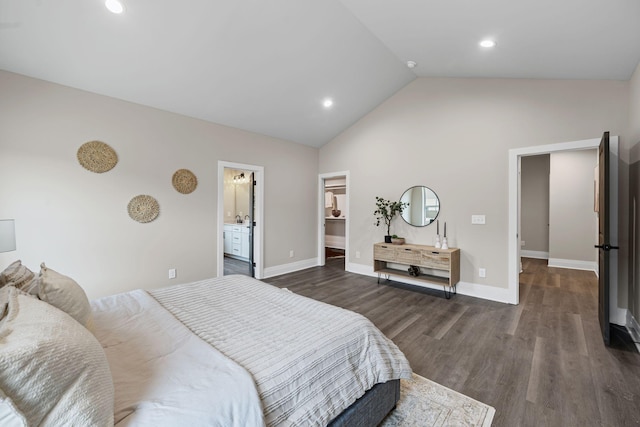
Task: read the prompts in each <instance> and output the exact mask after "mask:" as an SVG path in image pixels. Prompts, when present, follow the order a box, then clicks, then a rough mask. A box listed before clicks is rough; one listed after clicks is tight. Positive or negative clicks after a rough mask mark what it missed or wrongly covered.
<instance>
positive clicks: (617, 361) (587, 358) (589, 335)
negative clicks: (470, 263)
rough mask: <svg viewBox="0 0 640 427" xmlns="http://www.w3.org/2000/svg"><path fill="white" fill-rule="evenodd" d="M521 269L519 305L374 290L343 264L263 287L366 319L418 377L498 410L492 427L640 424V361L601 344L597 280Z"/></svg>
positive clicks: (527, 264) (537, 265)
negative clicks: (338, 307) (350, 312)
mask: <svg viewBox="0 0 640 427" xmlns="http://www.w3.org/2000/svg"><path fill="white" fill-rule="evenodd" d="M523 267H524V272H523V273H522V274H521V276H520V305H518V306H513V305H508V304H501V303H496V302H491V301H485V300H482V299H477V298H471V297H466V296H463V295H455V296H454V297H453V298H452V299H451V300H446V299H444V297H443V295H442V292H436V291H430V290H420V291H414V290H412V287H410V286H408V285H402V284H399V283H396V282H387V283H386V284H381V285H378V284H377V283H376V279H375V278H371V277H366V276H361V275H357V274H352V273H347V272H345V271H344V260H343V259H335V260H328V261H327V266H326V267H315V268H311V269H307V270H303V271H299V272H295V273H291V274H287V275H283V276H278V277H274V278H271V279H266V280H265V282H268V283H271V284H273V285H275V286H279V287H286V288H288V289H290V290H291V291H293V292H296V293H298V294H301V295H305V296H307V297H310V298H313V299H316V300H319V301H324V302H327V303H330V304H334V305H337V306H340V307H343V308H346V309H349V310H353V311H356V312H358V313H361V314H362V315H364V316H366V317H367V318H369V319H370V320H371V321H372V322H373V323H374V324H376V326H377V327H378V328H379V329H380V330H382V332H384V333H385V335H387V336H388V337H389V338H391V339H392V340H393V341H394V342H395V343H396V344H397V345H398V346H399V347H400V349H401V350H402V351H403V352H404V353H405V355H406V356H407V358H408V359H409V362H410V363H411V367H412V368H413V370H414V372H416V373H417V374H419V375H422V376H424V377H426V378H429V379H431V380H433V381H436V382H438V383H440V384H442V385H444V386H447V387H449V388H451V389H453V390H456V391H458V392H460V393H463V394H465V395H467V396H471V397H473V398H475V399H477V400H480V401H482V402H484V403H487V404H489V405H491V406H493V407H494V408H496V415H495V418H494V422H493V425H494V426H505V427H506V426H509V427H510V426H631V425H640V354H638V353H637V352H635V348H634V347H633V346H627V345H625V344H624V343H622V342H616V343H615V345H614V347H613V348H607V347H605V346H604V345H603V342H602V338H601V336H600V330H599V325H598V315H597V281H596V277H595V275H594V274H593V273H590V272H585V271H577V270H567V269H559V268H549V267H547V266H546V261H542V260H534V259H523Z"/></svg>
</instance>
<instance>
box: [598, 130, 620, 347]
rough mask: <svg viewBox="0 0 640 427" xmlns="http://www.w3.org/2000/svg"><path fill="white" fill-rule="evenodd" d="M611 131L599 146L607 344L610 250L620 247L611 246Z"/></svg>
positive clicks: (601, 289)
mask: <svg viewBox="0 0 640 427" xmlns="http://www.w3.org/2000/svg"><path fill="white" fill-rule="evenodd" d="M609 161H610V154H609V132H605V133H604V134H603V135H602V140H601V141H600V147H599V148H598V198H597V203H598V244H597V245H596V248H598V249H599V250H598V270H599V277H598V319H599V320H600V329H601V330H602V338H603V339H604V343H605V345H609V343H610V328H609V274H610V265H609V264H610V259H611V257H610V256H609V251H611V250H612V249H618V247H617V246H611V241H610V239H611V233H610V231H611V230H610V216H609V212H610V200H609V197H610V196H609V194H610V192H609V190H610V185H611V177H610V176H609V175H610V173H609V169H610V167H609V166H610V165H609Z"/></svg>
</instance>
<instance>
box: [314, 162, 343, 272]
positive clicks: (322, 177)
mask: <svg viewBox="0 0 640 427" xmlns="http://www.w3.org/2000/svg"><path fill="white" fill-rule="evenodd" d="M342 177H344V179H345V185H346V189H345V199H346V203H347V217H346V218H345V219H344V268H345V270H346V269H347V266H348V265H349V224H350V222H351V209H350V206H349V204H350V202H349V199H350V198H351V197H350V196H349V192H350V191H351V182H350V177H349V171H342V172H329V173H321V174H319V175H318V265H320V266H323V265H325V249H324V248H325V246H324V244H325V242H324V240H325V239H324V235H325V223H326V220H325V218H324V209H325V207H324V187H325V185H324V183H325V181H326V180H327V179H332V178H342Z"/></svg>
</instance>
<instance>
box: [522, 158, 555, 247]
mask: <svg viewBox="0 0 640 427" xmlns="http://www.w3.org/2000/svg"><path fill="white" fill-rule="evenodd" d="M520 171H521V175H520V176H521V184H520V188H521V190H520V194H521V209H520V227H521V240H522V241H524V243H525V244H524V245H523V246H522V251H523V252H524V253H523V254H522V255H523V256H525V253H526V252H534V253H535V254H536V255H538V256H535V258H544V254H546V257H547V258H548V257H549V155H548V154H543V155H539V156H527V157H523V158H522V163H521V168H520Z"/></svg>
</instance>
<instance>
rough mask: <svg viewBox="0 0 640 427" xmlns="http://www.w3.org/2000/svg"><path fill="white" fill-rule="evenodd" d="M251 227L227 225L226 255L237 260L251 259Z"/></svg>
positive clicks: (225, 231)
mask: <svg viewBox="0 0 640 427" xmlns="http://www.w3.org/2000/svg"><path fill="white" fill-rule="evenodd" d="M249 249H250V242H249V225H247V224H225V226H224V253H225V254H228V255H232V256H234V257H235V258H242V259H245V260H247V259H249Z"/></svg>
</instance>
